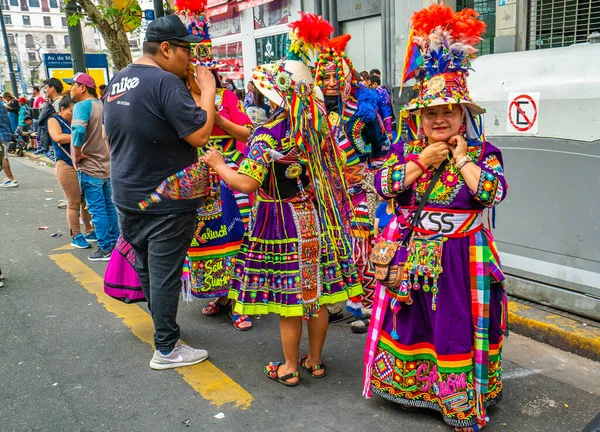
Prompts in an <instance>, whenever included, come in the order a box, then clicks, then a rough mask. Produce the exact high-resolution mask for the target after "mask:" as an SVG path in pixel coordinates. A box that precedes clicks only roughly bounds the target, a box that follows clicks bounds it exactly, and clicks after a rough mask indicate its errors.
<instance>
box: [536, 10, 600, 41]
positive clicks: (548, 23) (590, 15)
mask: <svg viewBox="0 0 600 432" xmlns="http://www.w3.org/2000/svg"><path fill="white" fill-rule="evenodd" d="M595 31H600V2H599V1H598V0H566V1H565V0H560V1H559V0H530V3H529V35H530V37H529V49H543V48H557V47H563V46H569V45H572V44H576V43H584V42H587V40H588V36H589V35H590V34H592V33H593V32H595Z"/></svg>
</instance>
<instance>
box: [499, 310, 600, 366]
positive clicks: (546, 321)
mask: <svg viewBox="0 0 600 432" xmlns="http://www.w3.org/2000/svg"><path fill="white" fill-rule="evenodd" d="M508 326H509V329H510V331H511V332H512V331H514V332H515V333H517V334H520V335H522V336H526V337H529V338H531V339H535V340H537V341H539V342H543V343H546V344H548V345H551V346H553V347H556V348H559V349H562V350H564V351H569V352H572V353H574V354H578V355H580V356H582V357H586V358H589V359H591V360H594V361H600V327H596V326H593V325H586V324H585V323H584V322H582V321H577V320H575V319H571V318H568V317H565V316H562V315H557V314H553V313H549V312H547V311H545V310H543V309H538V308H536V307H533V306H527V305H524V304H520V303H517V302H515V301H513V300H511V301H509V304H508ZM509 337H510V336H509Z"/></svg>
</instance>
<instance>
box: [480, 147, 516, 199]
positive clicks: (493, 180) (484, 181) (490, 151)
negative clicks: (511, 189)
mask: <svg viewBox="0 0 600 432" xmlns="http://www.w3.org/2000/svg"><path fill="white" fill-rule="evenodd" d="M476 163H477V166H479V167H480V168H481V175H480V177H479V185H478V187H477V192H475V193H474V194H473V199H475V201H477V202H478V203H480V204H481V205H483V206H485V207H494V206H496V205H498V204H499V203H500V202H501V201H502V200H503V199H504V198H505V197H506V192H507V190H508V183H506V179H505V177H504V169H503V161H502V153H501V152H500V150H499V149H498V148H497V147H496V146H494V145H493V144H491V143H489V142H487V141H486V142H485V143H484V144H483V152H482V156H481V157H480V158H479V161H476Z"/></svg>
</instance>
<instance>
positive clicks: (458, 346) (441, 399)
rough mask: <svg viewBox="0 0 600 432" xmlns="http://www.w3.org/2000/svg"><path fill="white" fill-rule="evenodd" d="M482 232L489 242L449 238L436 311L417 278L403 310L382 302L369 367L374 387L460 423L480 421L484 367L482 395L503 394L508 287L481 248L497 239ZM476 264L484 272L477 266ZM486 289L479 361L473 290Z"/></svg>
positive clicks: (496, 397)
mask: <svg viewBox="0 0 600 432" xmlns="http://www.w3.org/2000/svg"><path fill="white" fill-rule="evenodd" d="M477 236H478V238H479V239H483V240H484V242H483V243H484V244H483V245H481V244H480V245H473V242H474V240H473V238H472V239H469V238H457V239H448V241H447V242H446V243H445V244H444V249H443V256H442V266H443V273H442V274H441V275H440V278H439V282H438V289H439V291H438V293H437V301H436V307H435V309H436V310H435V311H434V310H433V307H432V300H433V294H432V291H431V290H427V291H425V290H424V289H423V281H422V280H421V284H420V287H419V289H414V285H413V289H412V290H411V298H412V304H402V306H401V308H400V310H399V311H397V312H394V310H392V306H393V304H391V302H390V301H388V302H387V304H384V305H383V306H382V312H383V313H384V318H383V326H382V328H381V333H380V335H379V340H378V344H377V350H376V354H375V359H374V363H373V367H372V375H371V391H372V392H373V393H375V394H377V395H379V396H381V397H383V398H385V399H388V400H391V401H393V402H397V403H400V404H402V405H406V406H411V407H419V408H430V409H434V410H436V411H439V412H441V413H442V415H443V418H444V421H445V422H446V423H447V424H449V425H451V426H455V427H469V426H473V425H474V424H476V423H477V418H476V414H477V400H478V397H477V394H476V375H477V374H478V370H479V371H484V372H483V376H484V378H485V379H487V386H486V388H485V391H484V392H482V393H484V394H482V395H481V396H482V398H481V399H480V401H482V402H483V404H484V406H486V407H487V406H490V405H494V404H496V403H498V402H499V401H500V400H501V398H502V341H503V329H502V327H503V326H502V324H501V323H502V322H503V321H504V320H505V319H506V311H505V309H503V304H505V302H504V300H505V297H504V296H505V294H504V291H503V288H502V285H501V284H500V283H498V282H497V281H496V280H495V279H494V277H493V275H491V274H490V270H489V268H490V266H489V265H488V266H479V264H482V263H481V262H479V263H478V261H477V260H478V259H479V258H478V257H481V256H482V253H481V251H482V250H483V249H486V248H487V249H486V250H487V252H489V249H490V248H492V247H494V246H493V244H492V243H491V242H490V245H489V246H488V245H487V243H486V241H485V240H486V239H485V236H484V235H483V234H478V235H477ZM472 237H473V236H472ZM494 250H495V249H494ZM485 254H486V251H485V250H484V251H483V255H485ZM478 267H479V268H485V272H481V271H480V272H478V271H477V270H476V269H477V268H478ZM502 278H503V276H502ZM478 288H479V289H478ZM478 293H479V294H478ZM482 294H484V295H486V296H488V297H487V302H488V303H489V318H488V319H487V320H481V321H480V322H479V324H477V325H482V328H481V333H482V334H485V333H486V332H487V335H486V336H487V342H486V344H487V346H485V348H486V349H485V351H484V355H483V356H482V357H483V358H484V359H485V360H484V361H483V362H480V361H477V360H476V357H477V356H475V355H474V346H475V344H476V341H475V339H476V332H475V327H476V321H477V320H474V318H473V312H472V310H473V309H475V305H476V303H477V299H476V298H474V297H473V296H475V297H477V295H482ZM373 313H375V312H373ZM486 357H487V359H486ZM486 369H487V370H486ZM479 375H482V373H481V372H480V373H479Z"/></svg>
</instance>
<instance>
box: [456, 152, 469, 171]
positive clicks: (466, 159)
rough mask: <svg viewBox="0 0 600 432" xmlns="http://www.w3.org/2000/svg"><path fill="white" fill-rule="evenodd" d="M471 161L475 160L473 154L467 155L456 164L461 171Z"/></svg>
mask: <svg viewBox="0 0 600 432" xmlns="http://www.w3.org/2000/svg"><path fill="white" fill-rule="evenodd" d="M469 162H473V159H471V156H468V155H467V156H465V157H463V158H462V159H461V160H459V161H458V163H457V164H456V168H457V169H458V170H459V171H460V170H461V169H462V168H463V167H464V166H465V165H466V164H468V163H469Z"/></svg>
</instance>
